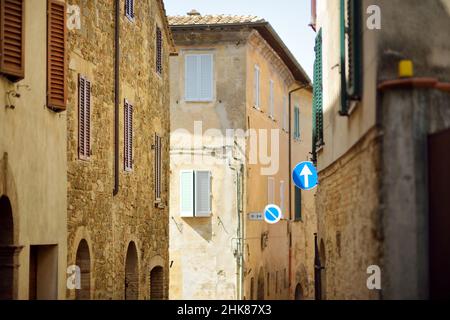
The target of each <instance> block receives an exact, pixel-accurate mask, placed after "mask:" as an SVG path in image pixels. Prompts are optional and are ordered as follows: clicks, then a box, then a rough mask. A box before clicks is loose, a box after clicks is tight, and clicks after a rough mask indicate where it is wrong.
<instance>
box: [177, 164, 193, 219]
mask: <svg viewBox="0 0 450 320" xmlns="http://www.w3.org/2000/svg"><path fill="white" fill-rule="evenodd" d="M180 216H181V217H193V216H194V172H193V171H181V173H180Z"/></svg>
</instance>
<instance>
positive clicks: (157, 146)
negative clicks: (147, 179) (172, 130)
mask: <svg viewBox="0 0 450 320" xmlns="http://www.w3.org/2000/svg"><path fill="white" fill-rule="evenodd" d="M154 148H155V200H156V201H161V167H162V166H161V137H160V136H158V135H157V134H155V145H154Z"/></svg>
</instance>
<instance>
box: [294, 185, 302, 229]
mask: <svg viewBox="0 0 450 320" xmlns="http://www.w3.org/2000/svg"><path fill="white" fill-rule="evenodd" d="M295 220H296V221H298V220H302V190H301V189H300V188H297V187H295Z"/></svg>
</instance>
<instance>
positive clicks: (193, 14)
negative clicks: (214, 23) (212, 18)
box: [187, 9, 201, 16]
mask: <svg viewBox="0 0 450 320" xmlns="http://www.w3.org/2000/svg"><path fill="white" fill-rule="evenodd" d="M187 15H188V16H200V15H201V14H200V12H198V11H197V10H195V9H192V10H191V11H189V12H188V13H187Z"/></svg>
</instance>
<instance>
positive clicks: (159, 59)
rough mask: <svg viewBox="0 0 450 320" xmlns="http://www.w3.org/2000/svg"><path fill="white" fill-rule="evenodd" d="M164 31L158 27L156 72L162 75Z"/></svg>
mask: <svg viewBox="0 0 450 320" xmlns="http://www.w3.org/2000/svg"><path fill="white" fill-rule="evenodd" d="M162 45H163V39H162V32H161V29H160V28H159V27H156V72H157V73H158V74H159V75H162V71H163V66H162V49H163V48H162Z"/></svg>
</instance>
